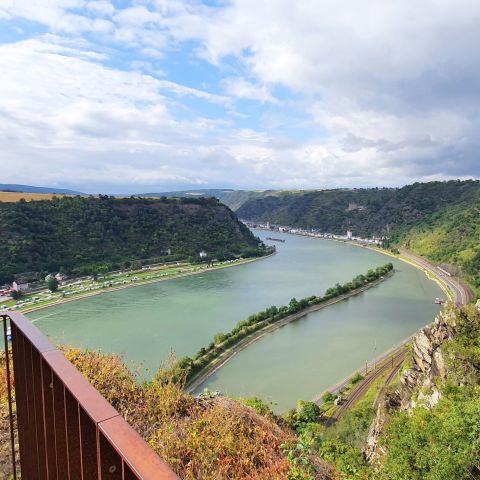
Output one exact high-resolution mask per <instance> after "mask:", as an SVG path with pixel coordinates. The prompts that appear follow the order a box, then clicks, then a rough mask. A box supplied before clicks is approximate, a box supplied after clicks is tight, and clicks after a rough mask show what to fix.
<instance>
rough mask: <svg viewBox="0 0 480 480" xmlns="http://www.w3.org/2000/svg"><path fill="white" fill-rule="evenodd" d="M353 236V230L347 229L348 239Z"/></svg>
mask: <svg viewBox="0 0 480 480" xmlns="http://www.w3.org/2000/svg"><path fill="white" fill-rule="evenodd" d="M352 238H353V235H352V232H351V231H350V230H347V240H351V239H352Z"/></svg>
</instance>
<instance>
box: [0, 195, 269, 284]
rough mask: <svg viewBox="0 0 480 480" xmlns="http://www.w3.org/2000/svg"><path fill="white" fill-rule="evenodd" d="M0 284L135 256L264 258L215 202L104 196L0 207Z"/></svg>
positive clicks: (123, 261) (232, 217)
mask: <svg viewBox="0 0 480 480" xmlns="http://www.w3.org/2000/svg"><path fill="white" fill-rule="evenodd" d="M0 227H1V228H0V244H1V245H2V249H0V283H4V282H6V281H10V280H11V279H12V278H13V276H14V275H15V274H18V273H22V272H27V271H28V272H39V273H41V274H43V273H48V272H53V271H58V270H63V271H65V272H67V273H77V274H83V273H94V272H95V271H101V270H102V269H103V270H105V269H113V268H117V267H122V266H125V265H126V266H128V264H129V262H131V261H132V260H138V259H155V258H159V257H160V258H162V259H165V260H176V259H180V258H182V259H186V258H189V257H190V260H197V259H198V258H199V252H200V251H201V250H205V251H206V252H207V254H208V255H209V256H214V257H216V258H219V259H225V258H232V257H234V256H243V257H247V256H255V255H260V254H262V253H264V249H263V248H264V247H263V244H262V245H260V248H259V241H258V239H256V238H255V237H254V236H253V235H252V234H251V232H250V231H249V230H248V229H247V228H246V227H245V226H244V225H243V224H241V223H240V222H239V221H238V220H237V218H236V216H235V214H234V213H233V212H232V211H231V210H230V209H228V207H226V206H224V205H222V204H221V203H219V202H218V201H217V200H215V199H162V200H160V199H159V200H152V199H138V198H122V199H118V198H113V197H107V196H101V197H99V198H97V197H95V198H94V197H88V198H83V197H73V198H68V197H65V198H54V199H52V200H49V201H32V202H25V201H20V202H17V203H2V204H0Z"/></svg>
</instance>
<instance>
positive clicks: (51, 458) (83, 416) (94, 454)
mask: <svg viewBox="0 0 480 480" xmlns="http://www.w3.org/2000/svg"><path fill="white" fill-rule="evenodd" d="M0 317H1V318H2V319H3V323H4V326H3V333H4V335H3V336H4V342H5V354H6V365H7V377H8V378H7V383H8V385H9V387H8V396H9V413H10V428H11V435H12V437H11V440H12V441H11V445H12V460H13V461H12V463H13V466H12V468H13V478H14V479H16V478H17V473H18V472H17V471H16V465H15V456H16V454H17V452H15V433H16V434H17V435H18V444H19V450H20V451H19V454H20V471H21V476H22V480H77V479H78V480H96V479H98V480H140V479H142V480H157V479H158V480H178V477H177V476H176V475H175V474H174V473H173V472H172V470H171V469H170V468H169V467H168V466H167V465H166V464H165V463H164V462H163V461H162V460H161V459H160V457H158V455H157V454H156V453H155V452H154V451H153V450H152V449H151V448H150V446H149V445H148V444H147V443H146V442H145V441H144V440H143V439H142V438H141V437H140V436H139V435H138V434H137V433H136V432H135V431H134V430H133V429H132V428H131V427H130V425H128V424H127V422H126V421H125V420H124V419H123V418H122V417H121V416H120V414H119V413H118V412H117V411H116V410H115V409H114V408H113V407H112V406H111V405H110V404H109V403H108V402H107V401H106V400H105V398H103V397H102V396H101V395H100V393H99V392H98V391H97V390H95V388H94V387H93V386H92V385H91V384H90V383H89V382H88V381H87V380H86V379H85V378H84V377H83V375H82V374H81V373H80V372H79V371H78V370H77V369H76V368H75V367H74V366H73V365H72V364H71V363H70V362H69V361H68V360H67V359H66V358H65V356H64V355H63V354H62V352H60V351H59V350H58V349H57V348H55V346H54V345H53V344H52V343H51V342H50V341H49V340H48V339H47V338H46V337H45V335H43V334H42V333H41V332H40V330H38V329H37V328H36V327H35V326H34V325H33V324H32V323H31V322H30V321H29V320H28V319H27V318H26V317H25V316H24V315H22V314H21V313H17V312H15V313H13V312H7V313H5V314H2V315H0ZM7 324H10V329H11V347H12V348H11V350H10V349H9V342H8V340H7ZM11 360H13V373H14V383H15V402H16V417H17V429H16V432H15V431H14V429H13V428H14V424H13V414H12V402H13V399H12V392H11V389H10V373H11V371H10V361H11Z"/></svg>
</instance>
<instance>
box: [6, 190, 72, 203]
mask: <svg viewBox="0 0 480 480" xmlns="http://www.w3.org/2000/svg"><path fill="white" fill-rule="evenodd" d="M67 196H72V195H63V194H61V193H56V194H53V193H25V192H0V202H18V201H19V200H21V199H22V198H23V199H25V200H26V201H27V202H29V201H30V200H51V199H52V198H53V197H67Z"/></svg>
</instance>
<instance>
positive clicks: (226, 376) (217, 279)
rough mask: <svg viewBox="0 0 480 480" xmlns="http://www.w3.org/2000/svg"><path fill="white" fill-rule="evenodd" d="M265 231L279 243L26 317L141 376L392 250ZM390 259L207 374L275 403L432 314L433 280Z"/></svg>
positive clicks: (286, 401) (293, 397)
mask: <svg viewBox="0 0 480 480" xmlns="http://www.w3.org/2000/svg"><path fill="white" fill-rule="evenodd" d="M255 234H257V235H258V236H260V237H261V238H262V239H265V237H266V236H269V233H268V232H262V231H255ZM275 237H278V238H283V239H285V243H280V242H275V244H276V245H277V249H278V253H277V254H276V255H273V256H272V257H269V258H266V259H263V260H259V261H257V262H253V263H249V264H245V265H241V266H236V267H232V268H226V269H223V270H217V271H212V272H206V273H202V274H199V275H194V276H190V277H184V278H178V279H172V280H168V281H164V282H159V283H154V284H150V285H144V286H139V287H134V288H127V289H124V290H119V291H114V292H108V293H104V294H102V295H99V296H95V297H90V298H86V299H82V300H78V301H74V302H69V303H65V304H62V305H57V306H54V307H50V308H47V309H44V310H39V311H37V312H33V313H30V314H29V315H28V317H29V318H30V319H32V320H33V321H34V322H35V323H36V325H37V326H38V327H39V328H40V329H41V330H42V331H44V332H45V333H46V334H47V335H48V336H49V337H51V338H52V339H53V340H54V341H55V342H56V343H62V344H68V345H73V346H79V347H82V348H90V349H96V350H102V351H104V352H114V353H118V354H123V355H124V356H125V358H126V360H127V362H128V363H129V365H131V366H133V368H134V369H136V370H138V372H139V374H140V376H141V377H142V378H148V377H150V376H152V375H153V374H154V373H155V372H156V370H157V369H158V367H159V366H160V365H161V364H162V363H163V362H164V361H165V359H166V358H167V357H168V355H169V353H170V352H172V351H173V352H175V354H176V355H177V356H178V357H181V356H182V355H194V354H195V352H196V351H197V350H198V349H199V348H200V347H202V346H204V345H207V344H208V343H210V342H211V340H212V338H213V336H214V335H215V334H216V333H219V332H227V331H229V330H230V329H231V328H232V327H233V326H234V325H235V324H236V322H237V321H239V320H242V319H244V318H246V317H247V316H248V315H250V314H252V313H255V312H257V311H259V310H262V309H264V308H265V307H268V306H270V305H277V306H280V305H284V304H288V302H289V301H290V299H291V298H292V297H296V298H297V299H300V298H303V297H306V296H309V295H313V294H316V295H320V294H322V293H323V292H324V291H325V289H327V288H329V287H330V286H332V285H334V284H335V283H337V282H340V283H344V282H346V281H348V280H350V279H351V278H352V277H354V276H356V275H357V274H359V273H365V272H366V271H367V270H368V269H369V268H372V267H373V268H375V267H377V266H379V265H382V264H384V263H386V262H388V261H391V259H389V257H387V256H384V255H381V254H379V253H376V252H373V251H371V250H367V249H364V248H359V247H356V246H353V245H348V244H343V243H339V242H334V241H328V240H319V239H313V238H308V237H300V236H294V235H288V234H281V233H277V232H275ZM267 243H272V242H267ZM393 263H394V266H395V270H396V273H395V275H394V276H393V278H391V279H389V280H387V281H385V282H383V283H382V284H381V285H379V286H378V287H375V288H372V289H370V290H368V291H367V292H365V293H363V294H361V295H359V296H357V297H352V298H350V299H348V300H346V301H344V302H341V303H339V304H336V305H333V306H331V307H328V308H325V309H323V310H320V311H318V312H314V313H311V314H309V315H307V316H306V317H304V318H302V319H300V320H298V321H296V322H294V323H291V324H289V325H287V326H285V327H283V328H281V329H279V330H277V331H275V332H274V333H272V334H269V335H268V336H266V337H264V338H262V339H260V340H259V341H257V342H255V343H254V344H252V345H251V346H250V347H248V348H247V349H246V350H244V351H242V352H240V353H239V354H238V355H236V356H235V357H234V358H233V359H232V360H231V361H230V362H229V363H228V364H226V365H225V366H224V367H223V368H222V369H221V370H219V371H218V372H217V373H216V374H215V375H214V376H212V377H211V379H210V380H209V381H208V383H207V384H206V386H208V388H210V389H212V390H220V391H222V392H224V393H227V394H230V395H235V396H253V395H257V396H260V397H262V398H263V399H265V400H266V401H270V402H272V403H273V406H274V409H275V410H277V411H282V410H285V409H287V408H289V407H292V406H295V404H296V401H297V400H298V399H300V398H303V399H311V398H313V397H314V396H315V395H316V394H318V393H319V392H321V391H323V390H325V389H326V388H328V387H329V386H330V385H332V384H334V383H336V382H337V381H338V380H340V379H341V378H343V377H345V376H346V375H348V374H349V373H350V372H352V371H353V370H355V369H356V368H358V367H359V366H360V365H362V363H364V362H365V360H367V359H372V358H373V357H375V356H377V355H378V354H380V353H382V352H383V351H385V350H387V349H388V348H389V347H391V346H393V345H394V344H396V343H398V342H399V341H401V340H403V339H404V338H405V337H407V336H409V335H410V334H412V333H413V332H415V331H416V330H418V329H419V328H421V327H422V326H423V325H425V324H427V323H429V322H431V321H432V320H433V317H434V316H435V314H436V313H437V312H438V306H437V305H435V304H434V298H435V297H438V296H442V292H441V290H440V288H439V287H438V285H437V284H436V283H435V282H432V281H431V280H429V279H428V278H427V277H426V276H425V274H424V273H423V272H421V271H420V270H418V269H416V268H414V267H412V266H410V265H408V264H405V263H403V262H400V261H396V260H393ZM202 388H203V387H202Z"/></svg>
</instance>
